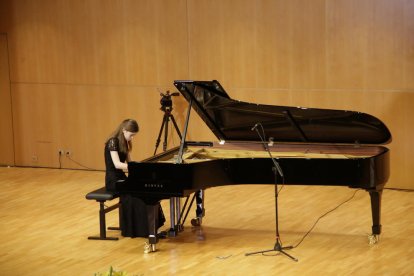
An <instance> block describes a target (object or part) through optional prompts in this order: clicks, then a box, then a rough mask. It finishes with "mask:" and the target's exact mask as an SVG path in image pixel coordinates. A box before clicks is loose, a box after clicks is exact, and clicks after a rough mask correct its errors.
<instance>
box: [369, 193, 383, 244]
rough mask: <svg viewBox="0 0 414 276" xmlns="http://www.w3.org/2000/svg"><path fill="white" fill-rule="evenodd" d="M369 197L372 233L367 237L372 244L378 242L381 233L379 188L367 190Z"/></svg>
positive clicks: (380, 194) (380, 195)
mask: <svg viewBox="0 0 414 276" xmlns="http://www.w3.org/2000/svg"><path fill="white" fill-rule="evenodd" d="M369 195H370V197H371V212H372V235H371V236H370V237H368V238H369V243H370V244H374V243H377V242H378V237H379V235H380V234H381V221H380V219H381V197H382V189H381V190H369Z"/></svg>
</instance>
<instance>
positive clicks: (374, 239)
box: [368, 234, 379, 245]
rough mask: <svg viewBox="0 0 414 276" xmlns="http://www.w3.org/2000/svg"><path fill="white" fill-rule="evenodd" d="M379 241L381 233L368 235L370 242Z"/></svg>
mask: <svg viewBox="0 0 414 276" xmlns="http://www.w3.org/2000/svg"><path fill="white" fill-rule="evenodd" d="M378 242H379V235H375V234H372V235H368V244H370V245H373V244H377V243H378Z"/></svg>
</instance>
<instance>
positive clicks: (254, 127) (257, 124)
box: [251, 123, 259, 131]
mask: <svg viewBox="0 0 414 276" xmlns="http://www.w3.org/2000/svg"><path fill="white" fill-rule="evenodd" d="M258 126H259V123H256V124H255V125H254V126H253V127H252V129H251V131H253V130H255V129H256V128H257V127H258Z"/></svg>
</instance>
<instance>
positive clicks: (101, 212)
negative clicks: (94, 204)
mask: <svg viewBox="0 0 414 276" xmlns="http://www.w3.org/2000/svg"><path fill="white" fill-rule="evenodd" d="M104 202H105V201H99V229H100V231H99V237H97V236H93V237H88V239H89V240H114V241H116V240H118V238H117V237H107V236H106V219H105V214H106V213H107V212H110V211H112V210H113V209H115V208H118V206H119V205H118V204H116V205H114V206H111V207H109V208H107V209H105V205H104ZM115 230H117V229H115Z"/></svg>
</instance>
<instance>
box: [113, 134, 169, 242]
mask: <svg viewBox="0 0 414 276" xmlns="http://www.w3.org/2000/svg"><path fill="white" fill-rule="evenodd" d="M111 151H117V152H118V155H119V160H120V161H121V162H125V161H126V158H127V156H126V154H123V153H121V152H120V151H119V141H118V139H117V138H110V139H109V140H108V141H107V142H106V144H105V167H106V173H105V186H106V189H108V190H112V191H116V190H117V186H118V185H122V182H123V181H124V180H125V179H126V178H127V177H126V175H125V173H124V172H123V171H122V170H120V169H117V168H115V165H114V163H113V161H112V158H111V153H110V152H111ZM120 201H121V207H120V208H121V210H120V218H119V224H120V228H121V234H122V236H124V237H131V238H134V237H148V234H149V233H148V216H147V204H145V202H144V201H143V200H142V199H141V198H139V197H138V196H134V195H131V194H121V195H120ZM156 204H157V205H158V208H159V214H158V223H157V222H156V223H157V224H158V228H159V227H161V226H162V225H164V222H165V217H164V214H163V212H162V209H161V205H160V204H159V203H156Z"/></svg>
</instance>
